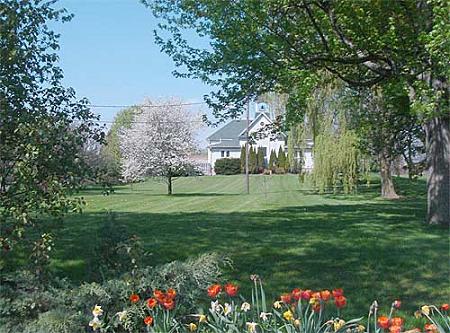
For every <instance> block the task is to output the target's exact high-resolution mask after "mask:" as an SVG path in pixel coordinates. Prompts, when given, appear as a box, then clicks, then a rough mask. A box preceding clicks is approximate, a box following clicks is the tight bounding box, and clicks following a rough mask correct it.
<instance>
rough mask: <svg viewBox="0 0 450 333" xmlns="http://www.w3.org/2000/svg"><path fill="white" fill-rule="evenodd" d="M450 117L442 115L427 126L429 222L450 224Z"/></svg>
mask: <svg viewBox="0 0 450 333" xmlns="http://www.w3.org/2000/svg"><path fill="white" fill-rule="evenodd" d="M449 121H450V117H449V115H442V116H439V117H435V118H432V119H431V120H429V121H428V122H427V123H426V124H425V134H426V151H427V167H428V179H427V192H428V193H427V203H428V211H427V222H428V223H429V224H440V225H449V224H450V125H449Z"/></svg>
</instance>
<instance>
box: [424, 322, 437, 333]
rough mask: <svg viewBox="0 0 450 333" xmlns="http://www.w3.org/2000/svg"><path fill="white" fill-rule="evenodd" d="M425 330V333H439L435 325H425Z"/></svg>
mask: <svg viewBox="0 0 450 333" xmlns="http://www.w3.org/2000/svg"><path fill="white" fill-rule="evenodd" d="M423 330H424V331H425V333H438V329H437V327H436V325H434V324H425V326H424V328H423Z"/></svg>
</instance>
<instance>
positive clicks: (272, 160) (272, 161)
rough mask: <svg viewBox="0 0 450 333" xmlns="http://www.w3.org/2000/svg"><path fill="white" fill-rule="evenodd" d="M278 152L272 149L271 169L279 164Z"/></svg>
mask: <svg viewBox="0 0 450 333" xmlns="http://www.w3.org/2000/svg"><path fill="white" fill-rule="evenodd" d="M277 163H278V161H277V153H276V152H275V150H273V149H272V150H271V151H270V158H269V169H270V170H272V171H273V170H274V169H275V168H276V166H277Z"/></svg>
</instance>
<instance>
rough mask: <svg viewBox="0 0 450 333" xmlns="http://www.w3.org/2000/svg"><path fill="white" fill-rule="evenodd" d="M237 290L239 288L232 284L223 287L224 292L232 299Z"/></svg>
mask: <svg viewBox="0 0 450 333" xmlns="http://www.w3.org/2000/svg"><path fill="white" fill-rule="evenodd" d="M238 290H239V287H238V286H237V285H235V284H232V283H227V284H226V285H225V292H226V293H227V295H228V296H231V297H234V296H236V295H237V293H238Z"/></svg>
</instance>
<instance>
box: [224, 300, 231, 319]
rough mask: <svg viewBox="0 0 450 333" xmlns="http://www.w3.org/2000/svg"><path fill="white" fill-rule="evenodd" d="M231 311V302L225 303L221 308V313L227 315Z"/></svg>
mask: <svg viewBox="0 0 450 333" xmlns="http://www.w3.org/2000/svg"><path fill="white" fill-rule="evenodd" d="M231 312H233V306H232V305H231V304H228V303H225V306H224V308H223V314H224V315H225V316H228V315H229V314H230V313H231Z"/></svg>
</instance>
